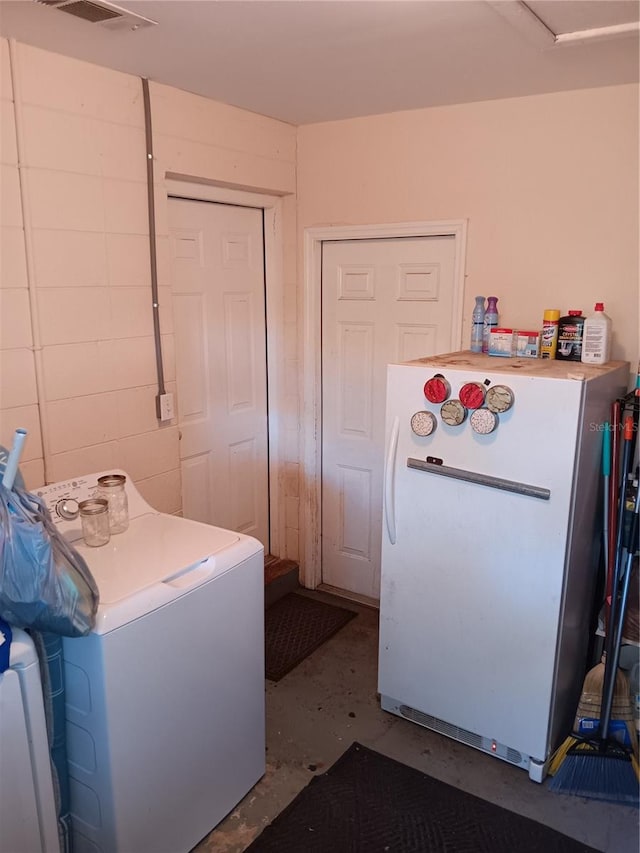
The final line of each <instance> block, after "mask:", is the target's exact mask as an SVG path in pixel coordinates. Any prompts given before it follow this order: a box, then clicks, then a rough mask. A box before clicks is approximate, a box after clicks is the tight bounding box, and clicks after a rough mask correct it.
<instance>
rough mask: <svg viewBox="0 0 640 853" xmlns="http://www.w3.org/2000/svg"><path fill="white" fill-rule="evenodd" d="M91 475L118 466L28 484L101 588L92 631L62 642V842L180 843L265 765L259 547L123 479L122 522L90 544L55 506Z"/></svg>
mask: <svg viewBox="0 0 640 853" xmlns="http://www.w3.org/2000/svg"><path fill="white" fill-rule="evenodd" d="M103 473H121V474H124V473H125V472H123V471H118V472H114V471H111V472H101V473H99V474H91V475H87V476H84V477H81V478H77V479H75V480H71V481H68V482H64V483H56V484H54V485H52V486H46V487H44V488H43V489H42V490H41V491H40V492H39V493H38V494H40V495H41V496H42V497H43V499H44V500H45V501H46V503H47V505H48V506H49V509H50V510H51V513H52V517H53V518H54V520H55V521H56V523H57V524H58V525H59V528H60V530H61V531H62V532H63V533H64V534H65V536H67V537H68V538H69V539H70V540H71V541H72V542H73V544H74V546H75V547H76V548H77V549H78V551H80V552H81V553H82V555H83V556H84V558H85V559H86V561H87V563H88V565H89V568H90V569H91V571H92V573H93V575H94V577H95V579H96V582H97V584H98V587H99V590H100V606H99V610H98V616H97V622H96V626H95V628H94V630H93V631H92V632H91V634H89V635H88V636H86V637H81V638H78V639H70V638H65V639H64V641H63V650H64V670H65V682H66V718H67V756H68V767H69V776H70V796H71V815H72V834H73V844H74V851H75V853H89V851H91V853H96V851H102V853H143V851H154V853H165V851H166V853H178V851H188V850H190V849H191V848H192V847H194V845H196V844H197V843H198V841H200V839H202V838H203V837H204V836H205V835H206V834H207V833H208V832H209V831H210V830H211V829H213V828H214V827H215V826H216V825H217V824H218V823H219V822H220V821H221V820H222V818H224V817H225V815H227V814H228V812H230V811H231V809H233V807H234V806H235V805H236V804H237V803H238V802H239V801H240V800H241V799H242V797H243V796H244V795H245V794H246V793H247V792H248V791H249V790H250V788H251V787H252V786H253V785H254V784H255V783H256V782H257V781H258V779H260V777H261V776H262V775H263V773H264V770H265V707H264V604H263V602H264V552H263V547H262V544H261V543H260V542H258V541H257V540H256V539H253V538H251V537H249V536H244V535H242V534H239V533H234V532H231V531H228V530H223V529H221V528H218V527H212V526H210V525H207V524H201V523H199V522H195V521H190V520H187V519H184V518H178V517H176V516H171V515H167V514H164V513H160V512H157V511H156V510H154V509H153V508H152V507H151V506H150V505H149V504H147V503H146V501H144V499H143V498H142V496H141V495H140V493H139V492H138V490H137V489H136V488H135V486H133V484H132V483H131V482H130V480H129V478H128V477H127V481H126V483H127V486H126V488H127V495H128V502H129V516H130V523H129V528H128V529H127V530H126V531H125V532H124V533H120V534H118V535H115V536H112V537H111V539H110V541H109V543H108V544H106V545H103V546H101V547H98V548H92V547H88V546H87V545H85V544H84V542H83V540H82V536H81V530H80V524H79V521H78V520H77V519H76V520H67V519H66V518H65V516H67V517H68V516H69V515H72V514H73V510H74V509H75V507H76V505H77V502H79V501H80V500H84V499H85V498H87V497H89V496H91V495H93V494H94V493H95V490H96V487H97V479H98V477H100V476H102V474H103ZM125 476H126V474H125Z"/></svg>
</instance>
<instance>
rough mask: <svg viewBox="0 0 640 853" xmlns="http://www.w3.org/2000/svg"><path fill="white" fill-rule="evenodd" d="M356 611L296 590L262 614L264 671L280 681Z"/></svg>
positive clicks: (270, 677) (268, 676)
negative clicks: (327, 602)
mask: <svg viewBox="0 0 640 853" xmlns="http://www.w3.org/2000/svg"><path fill="white" fill-rule="evenodd" d="M356 615H357V614H356V613H354V612H353V611H352V610H345V609H344V607H336V606H335V605H333V604H326V603H325V602H324V601H316V600H315V599H312V598H307V597H306V596H304V595H298V594H297V593H295V592H292V593H289V595H285V596H284V598H281V599H280V600H279V601H276V603H275V604H273V605H272V606H271V607H270V608H269V609H268V610H267V612H266V613H265V617H264V621H265V625H264V633H265V672H266V676H267V678H268V679H269V680H270V681H279V680H280V679H281V678H282V676H283V675H286V674H287V673H288V672H290V671H291V670H292V669H293V668H294V667H295V666H297V665H298V664H299V663H300V662H301V661H303V660H304V659H305V658H306V657H307V656H308V655H310V654H311V652H313V651H315V650H316V649H317V648H318V646H321V645H322V643H324V642H325V640H328V639H329V637H331V636H332V635H333V634H335V632H336V631H337V630H338V629H339V628H342V626H343V625H346V624H347V622H348V621H349V620H350V619H353V617H354V616H356Z"/></svg>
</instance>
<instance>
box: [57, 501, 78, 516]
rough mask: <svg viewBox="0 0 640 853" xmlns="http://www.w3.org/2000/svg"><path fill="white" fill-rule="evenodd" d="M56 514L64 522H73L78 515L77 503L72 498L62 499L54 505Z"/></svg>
mask: <svg viewBox="0 0 640 853" xmlns="http://www.w3.org/2000/svg"><path fill="white" fill-rule="evenodd" d="M56 512H57V513H58V515H59V516H60V518H64V520H65V521H73V519H74V518H77V517H78V515H79V513H80V507H79V506H78V501H77V500H74V498H62V499H61V500H59V501H57V503H56Z"/></svg>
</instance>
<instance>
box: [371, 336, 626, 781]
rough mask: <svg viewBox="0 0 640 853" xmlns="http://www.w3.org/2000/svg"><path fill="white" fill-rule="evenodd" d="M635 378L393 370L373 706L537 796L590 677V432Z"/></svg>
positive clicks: (460, 363) (428, 362) (563, 369)
mask: <svg viewBox="0 0 640 853" xmlns="http://www.w3.org/2000/svg"><path fill="white" fill-rule="evenodd" d="M628 379H629V365H628V364H627V363H626V362H613V363H610V364H609V365H606V366H603V367H594V366H590V365H584V364H571V363H567V362H556V361H552V360H546V359H535V358H532V359H527V358H499V357H491V356H488V355H481V354H474V353H470V352H460V353H450V354H447V355H440V356H433V357H429V358H424V359H419V360H416V361H412V362H409V363H405V364H392V365H390V366H389V367H388V375H387V420H386V436H387V438H386V440H387V457H386V470H385V482H384V530H383V543H382V571H381V598H380V655H379V674H378V689H379V692H380V694H381V704H382V708H383V709H385V710H387V711H391V712H392V713H395V714H398V715H399V716H401V717H404V718H405V719H408V720H411V721H412V722H415V723H418V724H420V725H423V726H426V727H428V728H430V729H434V730H436V731H438V732H441V733H442V734H445V735H448V736H449V737H452V738H455V739H456V740H459V741H461V742H463V743H466V744H468V745H470V746H473V747H476V748H477V749H480V750H483V751H485V752H487V753H488V754H490V755H494V756H496V757H498V758H501V759H503V760H505V761H508V762H510V763H512V764H514V765H517V766H519V767H522V768H524V769H526V770H528V772H529V775H530V777H531V778H532V779H534V780H536V781H542V779H543V778H544V775H545V771H546V765H547V763H548V759H549V757H550V755H551V753H552V752H553V750H554V749H555V748H556V747H557V746H558V744H559V742H560V740H562V739H563V738H564V737H565V736H566V734H567V733H568V732H569V730H570V727H571V722H572V720H573V715H574V714H575V709H576V706H577V702H578V698H579V694H580V688H581V684H582V679H583V676H584V671H585V665H586V656H587V644H588V637H589V620H590V614H591V612H592V608H593V596H594V590H595V586H594V584H595V578H596V575H597V566H598V555H599V548H600V539H599V535H598V520H599V519H600V512H599V510H598V506H599V496H601V494H602V486H601V480H602V478H601V473H600V472H601V464H602V463H601V459H602V443H603V442H602V432H603V429H604V428H605V422H606V421H607V419H608V417H609V412H610V407H611V403H612V402H613V400H615V399H616V398H617V397H619V396H620V395H621V394H623V393H624V391H625V389H626V387H627V383H628Z"/></svg>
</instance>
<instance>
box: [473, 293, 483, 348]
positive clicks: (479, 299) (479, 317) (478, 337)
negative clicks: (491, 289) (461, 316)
mask: <svg viewBox="0 0 640 853" xmlns="http://www.w3.org/2000/svg"><path fill="white" fill-rule="evenodd" d="M483 335H484V296H476V305H475V308H474V309H473V314H472V315H471V352H482V338H483Z"/></svg>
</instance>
